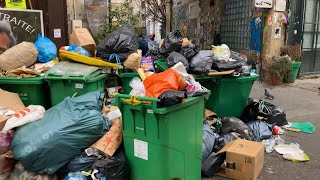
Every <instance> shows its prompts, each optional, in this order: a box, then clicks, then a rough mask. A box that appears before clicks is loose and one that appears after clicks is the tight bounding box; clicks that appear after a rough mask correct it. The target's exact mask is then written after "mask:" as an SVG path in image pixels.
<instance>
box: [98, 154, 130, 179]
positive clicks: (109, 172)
mask: <svg viewBox="0 0 320 180" xmlns="http://www.w3.org/2000/svg"><path fill="white" fill-rule="evenodd" d="M92 169H96V170H98V171H99V173H97V174H96V175H95V176H96V177H105V179H108V180H128V179H129V165H128V162H127V159H126V157H125V155H124V152H123V150H122V149H119V150H117V151H116V153H115V154H114V156H113V157H109V158H107V159H104V160H98V161H96V162H95V163H94V164H93V165H92Z"/></svg>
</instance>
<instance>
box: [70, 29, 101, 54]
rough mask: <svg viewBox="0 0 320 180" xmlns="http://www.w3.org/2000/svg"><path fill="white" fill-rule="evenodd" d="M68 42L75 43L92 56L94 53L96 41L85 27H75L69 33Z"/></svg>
mask: <svg viewBox="0 0 320 180" xmlns="http://www.w3.org/2000/svg"><path fill="white" fill-rule="evenodd" d="M69 44H76V45H79V46H81V47H83V48H84V49H86V50H87V51H88V52H89V53H90V54H91V56H92V57H95V54H96V42H95V41H94V39H93V38H92V36H91V34H90V32H89V31H88V29H86V28H76V29H74V31H73V32H72V34H71V35H70V40H69Z"/></svg>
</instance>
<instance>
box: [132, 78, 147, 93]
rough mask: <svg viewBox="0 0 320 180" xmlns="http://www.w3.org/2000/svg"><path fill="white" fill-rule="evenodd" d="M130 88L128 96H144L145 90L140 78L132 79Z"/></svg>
mask: <svg viewBox="0 0 320 180" xmlns="http://www.w3.org/2000/svg"><path fill="white" fill-rule="evenodd" d="M129 85H130V87H132V91H131V92H130V96H143V97H144V96H146V89H145V87H144V84H143V82H142V81H141V79H140V78H138V77H134V78H133V79H132V80H131V81H130V84H129Z"/></svg>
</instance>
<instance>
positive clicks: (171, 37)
mask: <svg viewBox="0 0 320 180" xmlns="http://www.w3.org/2000/svg"><path fill="white" fill-rule="evenodd" d="M182 42H183V37H182V35H181V33H180V31H175V32H170V33H169V34H168V35H167V37H166V38H165V39H164V41H163V44H162V45H161V48H160V49H159V52H160V54H162V55H164V56H165V57H168V55H169V54H170V53H171V52H174V51H175V52H180V50H181V47H182Z"/></svg>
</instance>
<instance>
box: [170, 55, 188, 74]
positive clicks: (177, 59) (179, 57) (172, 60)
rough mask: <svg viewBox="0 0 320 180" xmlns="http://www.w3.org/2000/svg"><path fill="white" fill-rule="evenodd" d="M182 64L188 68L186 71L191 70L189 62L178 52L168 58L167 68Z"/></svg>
mask: <svg viewBox="0 0 320 180" xmlns="http://www.w3.org/2000/svg"><path fill="white" fill-rule="evenodd" d="M179 62H181V63H182V64H183V65H184V67H186V70H188V69H189V61H188V60H187V59H186V58H185V57H184V56H183V55H181V54H179V53H177V52H172V53H170V55H169V56H168V58H167V66H168V68H171V67H173V66H174V65H176V64H177V63H179Z"/></svg>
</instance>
